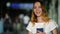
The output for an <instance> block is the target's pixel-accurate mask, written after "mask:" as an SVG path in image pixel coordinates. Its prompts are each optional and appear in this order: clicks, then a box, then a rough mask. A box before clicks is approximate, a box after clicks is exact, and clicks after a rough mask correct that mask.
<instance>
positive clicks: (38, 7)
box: [33, 2, 42, 17]
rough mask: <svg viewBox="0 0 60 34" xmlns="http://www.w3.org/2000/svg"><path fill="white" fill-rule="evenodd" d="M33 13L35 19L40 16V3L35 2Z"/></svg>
mask: <svg viewBox="0 0 60 34" xmlns="http://www.w3.org/2000/svg"><path fill="white" fill-rule="evenodd" d="M33 11H34V13H35V15H36V16H37V17H39V16H41V14H42V8H41V4H40V2H35V4H34V9H33Z"/></svg>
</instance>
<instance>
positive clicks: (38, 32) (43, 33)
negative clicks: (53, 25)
mask: <svg viewBox="0 0 60 34" xmlns="http://www.w3.org/2000/svg"><path fill="white" fill-rule="evenodd" d="M36 34H45V32H41V31H37V33H36Z"/></svg>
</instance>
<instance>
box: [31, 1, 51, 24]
mask: <svg viewBox="0 0 60 34" xmlns="http://www.w3.org/2000/svg"><path fill="white" fill-rule="evenodd" d="M36 2H40V4H41V7H42V16H43V21H44V22H46V23H47V22H49V20H50V18H48V13H47V10H46V8H45V6H44V4H43V2H41V1H36ZM36 2H34V3H36ZM33 5H34V4H33ZM33 8H34V7H33ZM35 22H37V16H36V15H35V14H34V12H33V11H32V15H31V23H32V24H33V25H34V24H35Z"/></svg>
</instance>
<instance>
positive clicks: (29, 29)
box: [26, 22, 32, 32]
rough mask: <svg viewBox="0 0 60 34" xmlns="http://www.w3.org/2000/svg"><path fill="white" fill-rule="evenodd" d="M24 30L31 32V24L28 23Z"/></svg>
mask: <svg viewBox="0 0 60 34" xmlns="http://www.w3.org/2000/svg"><path fill="white" fill-rule="evenodd" d="M26 29H27V30H28V31H30V32H31V30H32V23H31V22H29V24H28V26H27V27H26Z"/></svg>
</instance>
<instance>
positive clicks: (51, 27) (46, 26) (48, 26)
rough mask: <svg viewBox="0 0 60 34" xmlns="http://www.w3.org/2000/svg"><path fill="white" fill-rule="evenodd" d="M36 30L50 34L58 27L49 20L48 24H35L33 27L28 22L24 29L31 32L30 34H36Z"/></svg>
mask: <svg viewBox="0 0 60 34" xmlns="http://www.w3.org/2000/svg"><path fill="white" fill-rule="evenodd" d="M37 28H43V29H44V32H45V33H46V34H52V33H51V31H52V30H54V29H55V28H58V25H57V24H56V22H55V21H53V20H50V21H49V23H44V22H43V23H35V25H34V26H33V25H32V23H31V22H29V24H28V26H27V27H26V29H27V30H28V31H30V32H32V34H36V31H37V30H36V29H37Z"/></svg>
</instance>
